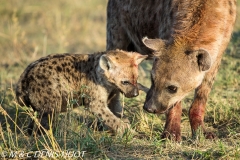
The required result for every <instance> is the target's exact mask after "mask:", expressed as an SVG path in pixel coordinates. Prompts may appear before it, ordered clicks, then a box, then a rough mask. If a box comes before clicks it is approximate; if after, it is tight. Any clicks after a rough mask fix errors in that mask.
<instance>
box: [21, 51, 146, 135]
mask: <svg viewBox="0 0 240 160" xmlns="http://www.w3.org/2000/svg"><path fill="white" fill-rule="evenodd" d="M146 57H147V56H143V55H140V54H138V53H135V52H125V51H121V50H113V51H108V52H101V53H95V54H56V55H49V56H47V57H43V58H41V59H39V60H37V61H35V62H33V63H31V64H30V65H29V66H28V67H27V68H26V69H25V71H24V72H23V73H22V75H21V77H20V80H19V81H18V83H17V88H16V97H17V100H18V103H19V104H20V105H26V106H29V107H30V106H31V107H32V108H33V110H34V111H37V112H39V113H40V114H39V117H38V118H39V119H40V117H41V124H42V126H43V127H44V128H46V129H49V124H48V122H49V116H48V115H49V114H50V115H52V113H53V112H57V113H59V112H64V111H66V109H67V105H68V98H69V97H70V96H71V97H73V99H75V100H77V101H78V102H77V104H83V105H85V106H86V107H89V109H90V111H91V112H93V113H94V114H95V115H98V116H99V117H100V118H102V119H103V121H104V122H105V124H106V125H108V126H109V127H111V128H112V129H114V130H115V131H120V132H122V131H124V130H125V129H126V128H128V127H129V124H128V123H124V122H123V121H121V119H120V117H121V114H120V113H121V112H122V107H121V104H120V99H119V95H120V92H122V93H123V94H124V95H125V96H126V97H134V96H137V95H138V94H139V92H138V87H137V78H138V65H139V63H141V61H143V60H144V59H145V58H146ZM82 86H87V87H85V89H84V91H82V90H80V88H81V87H82ZM82 94H85V95H86V96H85V98H81V95H82ZM33 126H34V122H33V121H32V122H31V123H30V125H29V128H28V132H29V134H32V129H33Z"/></svg>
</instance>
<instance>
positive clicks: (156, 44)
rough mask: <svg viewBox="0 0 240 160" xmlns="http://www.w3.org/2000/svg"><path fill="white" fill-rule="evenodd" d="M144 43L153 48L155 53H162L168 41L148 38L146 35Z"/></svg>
mask: <svg viewBox="0 0 240 160" xmlns="http://www.w3.org/2000/svg"><path fill="white" fill-rule="evenodd" d="M142 42H143V44H144V45H145V46H146V47H148V48H149V49H151V50H153V51H154V52H155V53H154V54H157V55H158V54H161V52H162V51H163V50H164V49H165V46H166V41H164V40H162V39H148V38H147V37H144V38H143V39H142Z"/></svg>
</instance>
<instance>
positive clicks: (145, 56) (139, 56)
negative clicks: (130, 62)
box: [134, 54, 148, 65]
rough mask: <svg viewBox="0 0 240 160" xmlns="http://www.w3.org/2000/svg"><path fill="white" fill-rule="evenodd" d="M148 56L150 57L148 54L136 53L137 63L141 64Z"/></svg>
mask: <svg viewBox="0 0 240 160" xmlns="http://www.w3.org/2000/svg"><path fill="white" fill-rule="evenodd" d="M147 57H148V56H147V55H141V54H136V56H135V57H134V59H135V63H136V64H137V65H139V64H140V63H141V62H142V61H143V60H144V59H146V58H147Z"/></svg>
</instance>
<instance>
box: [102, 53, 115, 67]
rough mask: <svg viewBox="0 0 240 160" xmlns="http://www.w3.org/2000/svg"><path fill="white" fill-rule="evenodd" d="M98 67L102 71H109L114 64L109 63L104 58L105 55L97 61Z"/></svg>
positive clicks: (105, 57)
mask: <svg viewBox="0 0 240 160" xmlns="http://www.w3.org/2000/svg"><path fill="white" fill-rule="evenodd" d="M99 65H100V67H101V68H102V69H103V70H110V69H112V68H113V67H114V64H113V62H112V61H111V59H110V58H109V57H108V56H106V55H102V56H101V57H100V60H99Z"/></svg>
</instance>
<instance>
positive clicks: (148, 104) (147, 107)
mask: <svg viewBox="0 0 240 160" xmlns="http://www.w3.org/2000/svg"><path fill="white" fill-rule="evenodd" d="M143 109H144V110H145V111H147V112H149V113H157V108H156V107H155V105H153V104H152V100H151V99H150V100H146V101H145V103H144V106H143Z"/></svg>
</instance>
